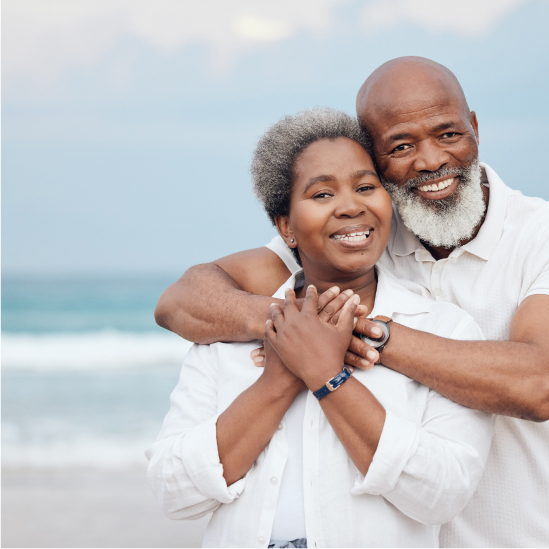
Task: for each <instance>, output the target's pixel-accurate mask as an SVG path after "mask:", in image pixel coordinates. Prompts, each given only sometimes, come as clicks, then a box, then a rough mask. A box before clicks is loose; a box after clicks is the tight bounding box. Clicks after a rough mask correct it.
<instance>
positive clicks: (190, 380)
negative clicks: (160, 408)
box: [145, 345, 247, 519]
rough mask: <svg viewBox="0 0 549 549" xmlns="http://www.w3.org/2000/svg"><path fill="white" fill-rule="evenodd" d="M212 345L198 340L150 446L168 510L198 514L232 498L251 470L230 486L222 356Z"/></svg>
mask: <svg viewBox="0 0 549 549" xmlns="http://www.w3.org/2000/svg"><path fill="white" fill-rule="evenodd" d="M211 347H213V346H209V345H193V347H192V348H191V350H190V351H189V353H188V354H187V357H186V359H185V362H184V363H183V367H182V369H181V374H180V377H179V382H178V384H177V386H176V388H175V389H174V391H173V393H172V395H171V397H170V401H171V407H170V411H169V412H168V415H167V416H166V418H165V419H164V423H163V425H162V429H161V431H160V434H159V435H158V438H157V440H156V442H155V443H154V444H153V445H152V446H150V447H149V448H147V450H146V451H145V455H146V457H147V459H148V460H149V467H148V471H147V476H148V479H149V483H150V485H151V488H152V490H153V492H154V494H155V496H156V498H157V499H158V501H159V503H160V505H161V506H162V509H163V511H164V513H165V514H166V515H167V516H168V517H169V518H172V519H197V518H200V517H202V516H204V515H206V514H208V513H211V512H212V511H214V510H215V509H217V508H218V507H219V506H220V505H221V504H222V503H231V502H232V501H233V500H234V499H235V498H237V497H238V496H239V495H240V494H241V493H242V491H243V490H244V487H245V485H246V479H247V475H246V476H245V477H244V478H242V479H240V480H238V481H237V482H235V483H234V484H232V485H231V486H227V484H226V482H225V479H224V477H223V465H222V464H221V462H220V460H219V453H218V449H217V437H216V423H217V418H218V412H217V358H216V351H215V350H213V349H212V348H211Z"/></svg>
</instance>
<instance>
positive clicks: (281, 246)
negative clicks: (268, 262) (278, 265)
mask: <svg viewBox="0 0 549 549" xmlns="http://www.w3.org/2000/svg"><path fill="white" fill-rule="evenodd" d="M265 247H266V248H269V250H271V251H272V252H274V253H275V254H276V255H277V256H278V257H280V259H282V261H284V264H285V265H286V267H288V270H289V271H290V272H291V273H292V274H294V273H296V272H297V271H299V270H301V267H300V266H299V264H298V263H297V261H296V259H295V256H294V254H293V253H292V251H291V250H290V248H288V246H286V242H284V240H282V238H281V237H280V235H276V236H275V237H274V238H273V239H272V240H271V241H270V242H269V243H268V244H265Z"/></svg>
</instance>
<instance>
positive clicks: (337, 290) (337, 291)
mask: <svg viewBox="0 0 549 549" xmlns="http://www.w3.org/2000/svg"><path fill="white" fill-rule="evenodd" d="M329 291H330V292H332V293H334V294H336V295H337V294H338V293H339V286H333V287H332V288H330V290H329Z"/></svg>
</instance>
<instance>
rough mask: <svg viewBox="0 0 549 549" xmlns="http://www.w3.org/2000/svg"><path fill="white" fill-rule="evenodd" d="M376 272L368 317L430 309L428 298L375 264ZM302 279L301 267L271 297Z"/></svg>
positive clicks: (420, 311)
mask: <svg viewBox="0 0 549 549" xmlns="http://www.w3.org/2000/svg"><path fill="white" fill-rule="evenodd" d="M375 269H376V274H377V288H376V298H375V302H374V308H373V310H372V313H371V314H370V317H374V316H377V315H384V316H388V317H392V316H393V315H394V314H395V313H401V314H409V315H413V314H418V313H427V312H429V310H430V303H431V302H430V300H427V299H426V298H423V297H421V296H419V295H416V294H414V293H413V292H411V291H410V290H407V289H406V288H405V287H404V286H402V284H400V282H398V281H397V280H396V278H395V277H393V275H391V274H390V273H389V272H387V271H385V270H382V269H381V267H380V266H379V265H376V266H375ZM302 279H303V269H301V270H299V271H297V272H295V273H294V274H293V275H292V276H291V277H290V278H289V279H288V280H287V281H286V282H285V283H284V284H283V285H282V286H281V287H280V288H279V289H278V290H277V292H276V294H274V296H273V297H276V298H280V299H284V292H285V291H286V288H292V289H293V288H295V287H296V286H297V285H299V283H300V280H302Z"/></svg>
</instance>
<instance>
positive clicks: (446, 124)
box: [431, 122, 458, 132]
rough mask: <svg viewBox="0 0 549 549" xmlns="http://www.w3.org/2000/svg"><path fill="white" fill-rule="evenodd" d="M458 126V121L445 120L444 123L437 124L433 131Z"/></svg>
mask: <svg viewBox="0 0 549 549" xmlns="http://www.w3.org/2000/svg"><path fill="white" fill-rule="evenodd" d="M456 126H458V124H457V123H456V122H443V123H442V124H439V125H438V126H435V127H434V128H433V129H432V130H431V131H432V132H440V131H442V130H448V129H450V128H455V127H456Z"/></svg>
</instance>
